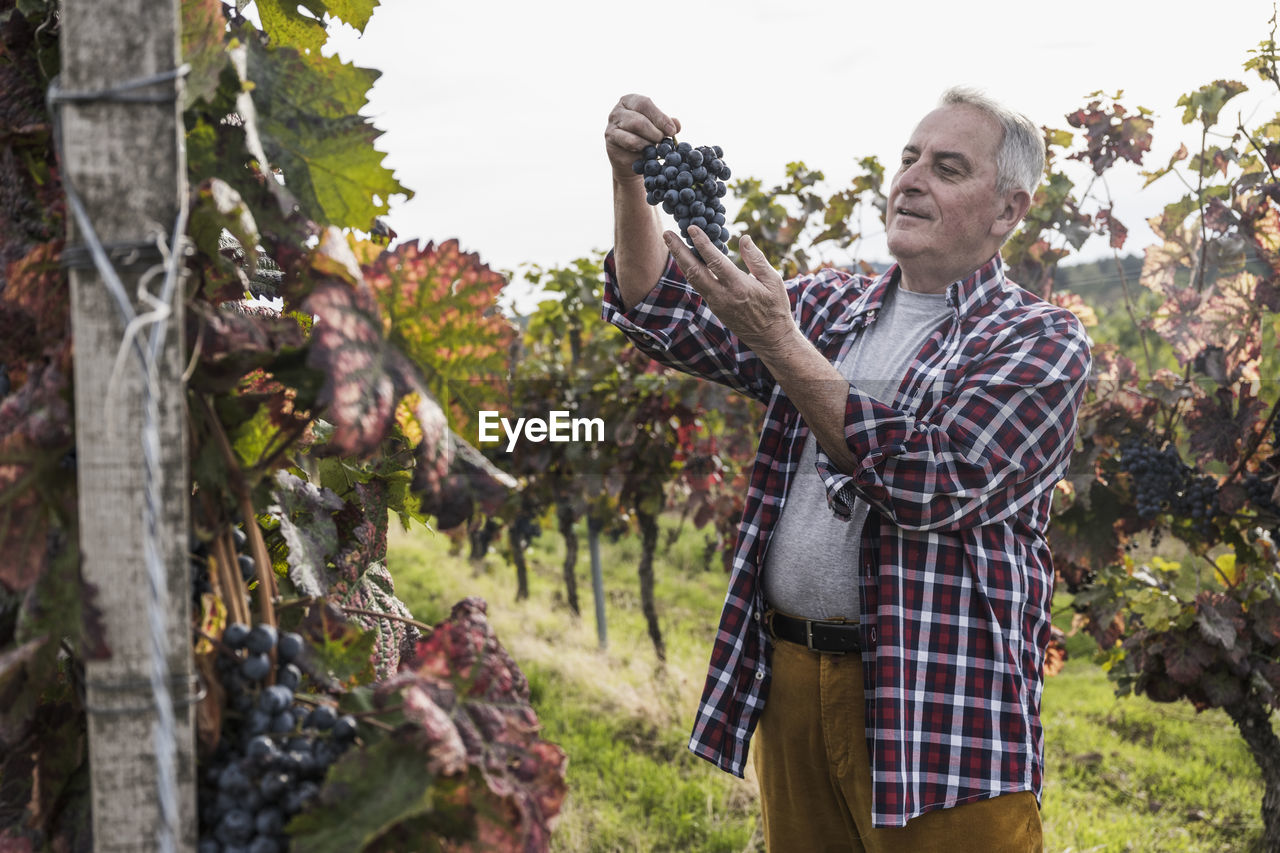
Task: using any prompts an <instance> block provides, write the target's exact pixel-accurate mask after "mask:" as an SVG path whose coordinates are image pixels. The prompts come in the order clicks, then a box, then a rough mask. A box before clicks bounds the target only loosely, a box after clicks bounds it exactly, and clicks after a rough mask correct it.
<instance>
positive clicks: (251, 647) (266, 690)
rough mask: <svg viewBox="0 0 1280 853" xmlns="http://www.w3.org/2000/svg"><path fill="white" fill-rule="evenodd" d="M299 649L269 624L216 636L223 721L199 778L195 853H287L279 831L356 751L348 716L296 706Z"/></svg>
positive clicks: (294, 639) (298, 642)
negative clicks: (351, 750)
mask: <svg viewBox="0 0 1280 853" xmlns="http://www.w3.org/2000/svg"><path fill="white" fill-rule="evenodd" d="M303 648H304V642H303V639H302V637H301V636H300V635H298V634H295V633H292V632H284V633H278V632H277V631H276V629H275V627H274V626H272V625H267V624H259V625H255V626H254V627H253V628H249V627H248V626H247V625H244V624H241V623H233V624H231V625H228V626H227V629H226V631H224V632H223V635H222V649H221V651H222V654H219V656H218V659H217V664H216V667H217V670H218V677H219V680H220V681H221V683H222V686H223V689H224V690H225V691H226V695H227V712H226V715H225V717H224V718H223V727H222V736H221V738H220V739H219V741H218V746H217V750H216V752H215V753H214V756H213V759H212V760H211V761H210V762H208V763H207V764H206V765H204V766H203V767H202V772H201V775H200V791H199V796H198V800H199V819H200V841H199V846H198V851H199V853H281V852H282V851H285V850H288V849H289V836H288V835H287V834H286V833H285V831H284V827H285V825H286V824H288V822H289V820H290V818H292V817H293V816H294V815H296V814H298V813H299V812H300V811H302V810H303V809H305V808H306V807H307V806H308V805H309V804H310V803H311V802H312V801H313V800H314V799H315V798H316V797H317V796H318V795H319V793H320V785H321V783H322V782H323V781H324V776H325V773H326V772H328V770H329V767H330V766H331V765H332V764H333V763H334V762H335V761H337V760H338V758H339V757H340V756H341V755H342V753H343V752H344V751H345V750H346V749H347V748H348V747H349V746H350V745H351V744H352V743H353V742H354V740H355V737H356V722H355V719H354V718H353V717H351V716H349V715H347V716H339V715H338V713H337V711H335V710H334V708H333V707H332V706H329V705H325V704H318V703H303V702H301V701H299V700H298V698H297V695H296V691H297V689H298V686H299V684H300V682H301V679H302V671H301V670H300V669H299V668H298V666H297V664H296V663H295V661H296V660H297V659H298V657H299V655H301V653H302V651H303ZM273 651H274V652H275V660H276V663H275V666H274V673H275V678H274V683H269V681H271V679H268V676H270V675H271V674H272V672H273V664H272V659H271V656H272V652H273Z"/></svg>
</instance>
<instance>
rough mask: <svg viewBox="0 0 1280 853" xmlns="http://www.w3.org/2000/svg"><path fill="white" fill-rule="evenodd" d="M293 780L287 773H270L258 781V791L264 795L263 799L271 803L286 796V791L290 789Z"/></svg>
mask: <svg viewBox="0 0 1280 853" xmlns="http://www.w3.org/2000/svg"><path fill="white" fill-rule="evenodd" d="M292 782H293V780H292V779H290V778H289V774H287V773H280V772H275V773H268V774H267V775H265V776H263V777H262V780H261V781H260V782H258V793H259V794H261V795H262V799H264V800H266V801H267V802H269V803H274V802H275V801H276V800H278V799H280V798H281V797H283V796H284V793H285V791H287V790H289V785H290V784H292Z"/></svg>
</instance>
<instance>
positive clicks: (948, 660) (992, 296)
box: [603, 89, 1089, 853]
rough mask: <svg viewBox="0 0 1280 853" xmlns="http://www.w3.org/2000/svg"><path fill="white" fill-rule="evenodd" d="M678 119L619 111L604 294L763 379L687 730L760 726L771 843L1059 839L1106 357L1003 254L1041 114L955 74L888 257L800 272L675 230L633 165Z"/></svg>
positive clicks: (1008, 843) (912, 157) (920, 145)
mask: <svg viewBox="0 0 1280 853" xmlns="http://www.w3.org/2000/svg"><path fill="white" fill-rule="evenodd" d="M678 129H679V124H678V122H676V121H675V120H674V119H672V118H670V117H668V116H667V115H666V114H665V113H663V112H662V111H661V110H660V109H658V108H657V106H655V105H654V103H653V102H652V101H651V100H650V99H648V98H645V97H642V96H639V95H627V96H625V97H623V98H622V99H621V100H620V101H619V103H618V105H617V106H616V107H615V108H614V109H613V111H612V112H611V114H610V116H609V121H608V125H607V129H606V131H605V142H606V150H607V152H608V155H609V159H610V163H611V165H612V168H613V187H614V212H615V218H616V228H615V236H616V245H615V249H614V252H613V253H612V255H611V256H610V258H609V259H608V261H607V264H606V270H607V272H606V288H605V293H606V295H605V304H604V309H603V311H604V316H605V317H606V319H608V320H610V321H611V322H613V323H614V324H615V325H617V326H618V327H619V328H621V329H622V330H623V331H624V332H625V333H626V334H627V335H628V337H630V339H631V340H632V341H633V342H634V343H635V345H636V346H638V347H640V348H641V349H642V350H643V351H644V352H646V353H648V354H649V355H651V356H652V357H653V358H655V359H658V360H659V361H661V362H663V363H665V364H668V365H672V366H674V367H677V368H679V369H681V370H685V371H687V372H690V373H692V374H695V375H698V376H702V377H705V378H708V379H712V380H715V381H718V382H722V383H725V384H727V385H729V386H731V387H733V388H735V389H738V390H739V391H741V392H742V393H744V394H749V395H751V396H752V397H755V398H756V399H759V400H761V401H763V402H764V403H765V404H766V405H767V407H768V408H767V413H766V415H765V421H764V426H763V430H762V433H761V438H760V447H759V451H758V454H757V456H756V460H755V466H754V468H753V470H752V474H751V480H750V486H749V490H748V495H747V502H746V508H745V511H744V514H743V518H742V521H741V525H740V527H739V531H738V538H737V543H736V545H735V550H734V560H733V572H732V576H731V579H730V582H729V593H728V596H727V598H726V601H725V606H724V612H723V615H722V617H721V622H720V630H719V632H718V633H717V635H716V639H715V645H714V648H713V651H712V656H711V665H710V672H709V675H708V678H707V682H706V687H705V689H704V692H703V696H702V703H701V706H700V708H699V711H698V716H697V721H696V723H695V726H694V730H693V736H692V739H691V742H690V748H691V749H692V750H693V751H694V752H695V753H697V754H698V755H700V756H702V757H704V758H706V759H708V760H710V761H712V762H714V763H716V764H717V765H718V766H720V767H721V768H723V769H725V770H728V771H730V772H732V773H734V774H737V775H742V774H743V772H744V770H745V764H746V758H747V746H748V742H749V741H751V740H752V738H753V736H754V743H753V745H752V753H753V757H754V762H755V769H756V773H757V776H758V778H759V782H760V791H761V803H762V810H763V817H764V828H765V836H766V840H767V842H768V844H769V848H770V849H771V850H775V851H791V850H796V851H812V850H911V851H916V850H934V849H937V850H949V851H954V850H975V851H978V850H980V851H984V852H985V853H989V851H1001V850H1010V851H1012V850H1018V851H1023V850H1038V849H1040V847H1041V838H1040V817H1039V805H1038V802H1039V796H1040V791H1041V783H1042V774H1043V768H1044V759H1043V754H1044V735H1043V730H1042V728H1041V725H1040V696H1041V690H1042V684H1043V663H1044V654H1045V650H1046V647H1047V644H1048V639H1049V631H1050V623H1049V616H1050V614H1049V605H1050V598H1051V596H1052V590H1053V568H1052V562H1051V559H1050V555H1049V550H1048V547H1047V544H1046V541H1045V530H1046V527H1047V525H1048V521H1049V504H1050V499H1051V496H1052V491H1053V487H1054V485H1055V483H1057V482H1058V480H1059V479H1061V477H1062V476H1063V474H1064V473H1065V471H1066V467H1067V462H1068V457H1069V455H1070V452H1071V447H1072V443H1073V435H1074V431H1075V416H1076V410H1077V408H1078V406H1079V402H1080V398H1081V396H1082V394H1083V391H1084V385H1085V379H1086V376H1087V374H1088V372H1089V349H1088V339H1087V337H1086V335H1085V333H1084V331H1083V330H1082V328H1081V326H1080V324H1079V323H1078V322H1077V321H1076V319H1075V317H1074V316H1073V315H1072V314H1071V313H1070V312H1067V311H1064V310H1061V309H1058V308H1056V307H1054V306H1052V305H1049V304H1047V303H1045V302H1044V301H1042V300H1040V299H1038V298H1036V297H1035V296H1033V295H1032V294H1030V293H1028V292H1027V291H1025V290H1023V289H1021V288H1020V287H1018V286H1017V285H1016V284H1014V283H1012V282H1010V281H1008V280H1007V279H1006V278H1005V277H1004V271H1003V266H1002V264H1001V260H1000V256H999V250H1000V246H1001V245H1002V244H1003V242H1004V241H1005V240H1006V239H1007V238H1008V236H1009V234H1010V233H1012V231H1013V229H1014V228H1015V227H1016V226H1017V225H1018V223H1019V222H1020V221H1021V219H1022V217H1023V216H1024V215H1025V214H1026V212H1027V208H1028V206H1029V205H1030V200H1031V195H1032V193H1033V192H1034V191H1035V187H1036V185H1037V184H1038V183H1039V181H1040V178H1041V175H1042V172H1043V168H1044V146H1043V143H1042V141H1041V137H1040V134H1039V131H1038V130H1037V129H1036V127H1035V126H1034V125H1033V124H1032V123H1031V122H1030V121H1029V120H1028V119H1026V118H1025V117H1024V116H1021V115H1019V114H1016V113H1013V112H1010V111H1009V110H1007V109H1006V108H1004V107H1002V106H1000V105H999V104H997V103H995V102H994V101H991V100H990V99H988V98H986V97H984V96H982V95H980V94H978V93H976V92H973V91H970V90H964V89H952V90H949V91H948V92H947V93H945V94H944V95H943V98H942V101H941V103H940V105H939V107H938V108H937V109H935V110H933V111H932V112H930V113H929V114H928V115H926V116H925V117H924V118H923V119H922V120H921V121H920V123H919V124H918V125H917V126H916V128H915V130H914V132H913V133H912V135H911V138H910V140H909V141H908V142H907V144H906V146H905V147H904V148H903V149H902V158H901V162H900V164H899V166H898V169H897V172H896V173H895V175H894V177H893V181H892V184H891V186H890V189H889V206H888V211H887V216H886V221H887V226H886V227H887V235H888V246H889V251H890V252H891V253H892V254H893V257H894V259H895V260H896V261H897V263H896V265H895V266H893V267H892V268H890V269H889V270H888V271H887V272H886V273H884V274H883V275H881V276H879V277H878V278H870V277H866V276H861V275H853V274H850V273H846V272H844V271H841V270H834V269H828V270H821V271H819V272H818V273H815V274H811V275H802V276H800V277H798V278H796V279H793V280H791V281H783V280H782V278H781V276H779V275H778V273H776V272H775V271H774V270H773V269H772V268H771V267H770V265H769V263H768V261H767V259H766V258H765V257H764V256H763V255H762V254H761V252H760V251H759V250H758V249H757V248H756V246H755V245H753V244H752V242H751V240H750V239H749V238H747V237H743V238H742V239H741V240H740V241H739V244H738V248H739V252H740V255H741V256H742V259H743V261H744V263H745V265H746V268H747V269H746V271H745V272H744V271H743V270H741V269H739V268H738V267H736V266H735V265H734V264H733V263H731V262H730V260H729V259H728V258H727V257H725V256H723V255H721V254H720V253H719V252H717V251H716V250H715V249H714V247H713V246H712V244H711V243H710V241H708V239H707V237H706V235H705V234H703V233H702V232H700V231H698V230H697V229H696V228H693V227H691V228H690V229H689V233H690V237H691V239H692V241H693V244H694V246H695V247H696V248H697V249H698V252H699V254H700V255H701V257H702V258H703V259H706V263H702V262H700V261H699V260H698V258H697V257H696V256H695V255H694V253H693V252H691V251H689V249H688V248H687V247H686V246H685V245H684V244H683V243H682V242H681V241H680V239H679V237H678V236H677V235H675V234H674V233H672V232H669V231H668V232H666V233H663V230H662V226H661V222H660V220H659V217H658V215H657V211H656V210H655V209H653V208H651V207H649V206H648V205H647V203H646V200H645V190H644V186H643V183H642V178H641V176H639V175H636V174H635V173H634V172H633V171H632V168H631V164H632V162H633V161H634V159H635V158H636V157H637V156H638V153H639V152H640V151H641V150H642V149H643V148H644V146H645V145H648V144H650V143H653V142H656V141H658V140H660V139H661V138H662V137H664V136H666V135H674V134H675V133H676V132H678Z"/></svg>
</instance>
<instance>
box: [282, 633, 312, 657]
mask: <svg viewBox="0 0 1280 853" xmlns="http://www.w3.org/2000/svg"><path fill="white" fill-rule="evenodd" d="M304 645H305V643H304V642H303V640H302V635H301V634H299V633H297V632H296V631H285V632H283V633H281V634H280V639H279V640H278V641H277V644H276V657H277V658H279V660H280V662H281V663H293V662H294V661H295V660H297V659H298V655H300V654H302V648H303V646H304Z"/></svg>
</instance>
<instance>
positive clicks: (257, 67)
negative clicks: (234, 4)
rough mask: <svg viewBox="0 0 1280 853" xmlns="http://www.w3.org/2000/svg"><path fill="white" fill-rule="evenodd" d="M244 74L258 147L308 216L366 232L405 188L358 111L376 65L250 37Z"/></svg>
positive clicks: (364, 102)
mask: <svg viewBox="0 0 1280 853" xmlns="http://www.w3.org/2000/svg"><path fill="white" fill-rule="evenodd" d="M245 73H246V75H247V77H248V79H249V80H250V81H252V83H253V86H254V89H253V95H252V97H253V105H254V113H255V114H254V126H255V129H256V131H257V135H258V138H259V139H260V140H261V144H262V151H263V153H264V154H265V156H266V158H267V159H268V160H269V161H270V162H271V164H272V165H273V166H276V167H278V168H280V169H282V170H283V171H284V176H285V186H286V187H287V188H288V190H289V192H290V193H291V194H292V195H293V196H294V197H295V198H296V199H297V201H298V204H299V205H300V206H301V208H302V212H303V213H304V215H306V217H307V218H309V219H312V220H314V221H316V222H319V223H322V224H329V225H336V226H339V227H342V228H359V229H361V230H365V231H369V230H371V229H372V228H373V225H374V220H375V219H376V218H377V217H378V216H379V215H381V214H383V213H385V212H386V211H387V210H388V203H389V199H390V197H391V196H393V195H405V196H409V195H411V193H409V191H408V190H407V189H405V187H403V186H402V185H401V184H400V182H399V181H397V180H396V179H395V177H394V175H393V174H392V173H391V171H390V170H388V169H386V168H385V167H383V165H382V160H383V158H384V157H385V155H384V154H383V153H382V152H380V151H378V150H376V149H375V148H374V147H373V143H374V142H375V141H376V140H377V138H378V137H379V136H380V135H381V133H380V131H378V130H377V129H376V128H374V126H373V125H372V124H371V123H370V122H369V121H368V120H367V119H365V118H364V117H362V116H361V115H360V114H359V111H360V110H361V109H362V108H363V107H364V106H365V104H366V94H367V92H368V91H369V88H370V87H371V86H372V85H373V82H374V81H375V80H376V79H377V78H378V76H379V72H377V71H374V70H372V69H368V68H357V67H356V66H354V65H351V64H348V63H343V62H342V61H341V60H340V59H338V58H337V57H324V56H321V55H319V53H318V52H316V53H312V54H311V55H303V54H301V53H299V52H298V51H296V50H292V49H290V48H287V47H278V48H268V47H264V46H262V45H261V44H259V43H257V42H256V41H253V40H251V41H249V42H248V54H247V61H246V72H245Z"/></svg>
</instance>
